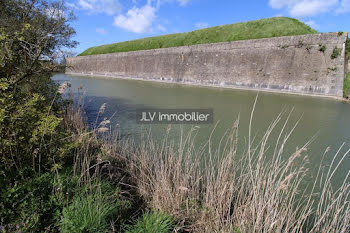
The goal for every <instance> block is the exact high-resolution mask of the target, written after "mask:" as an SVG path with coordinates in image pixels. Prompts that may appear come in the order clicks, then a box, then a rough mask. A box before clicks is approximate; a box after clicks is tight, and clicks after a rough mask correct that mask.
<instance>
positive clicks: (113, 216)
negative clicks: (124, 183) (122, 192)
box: [60, 182, 129, 233]
mask: <svg viewBox="0 0 350 233" xmlns="http://www.w3.org/2000/svg"><path fill="white" fill-rule="evenodd" d="M86 189H87V190H85V191H82V194H81V196H77V197H76V198H75V199H74V200H73V202H72V203H71V204H70V205H69V206H67V207H65V208H64V209H63V212H62V219H61V223H60V231H61V232H77V233H78V232H96V233H97V232H107V231H108V228H109V223H110V222H113V225H115V224H116V223H117V224H118V223H119V226H120V225H121V224H122V221H123V215H124V213H125V212H126V210H127V209H128V206H129V203H128V202H126V201H122V200H120V196H119V190H115V189H113V187H112V186H111V185H110V184H109V183H104V182H101V183H99V184H98V183H96V184H93V186H91V187H86Z"/></svg>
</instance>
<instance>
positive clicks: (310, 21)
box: [305, 20, 320, 29]
mask: <svg viewBox="0 0 350 233" xmlns="http://www.w3.org/2000/svg"><path fill="white" fill-rule="evenodd" d="M305 23H306V24H307V25H309V26H310V27H312V28H313V29H319V28H320V26H319V25H318V24H317V23H316V22H315V21H314V20H309V21H306V22H305Z"/></svg>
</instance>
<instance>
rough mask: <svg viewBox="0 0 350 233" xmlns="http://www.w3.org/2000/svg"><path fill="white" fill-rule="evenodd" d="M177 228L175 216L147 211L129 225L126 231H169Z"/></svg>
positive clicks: (135, 232) (155, 232)
mask: <svg viewBox="0 0 350 233" xmlns="http://www.w3.org/2000/svg"><path fill="white" fill-rule="evenodd" d="M174 228H175V223H174V220H173V218H172V217H171V216H170V215H168V214H165V213H159V212H146V213H144V214H143V216H142V217H141V218H139V219H138V220H137V222H136V223H135V225H132V226H129V227H128V229H127V230H126V233H169V232H172V231H173V229H174Z"/></svg>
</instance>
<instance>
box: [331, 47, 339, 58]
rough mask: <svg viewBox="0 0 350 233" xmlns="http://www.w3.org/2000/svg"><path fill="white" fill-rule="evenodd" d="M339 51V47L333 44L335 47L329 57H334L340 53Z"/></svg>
mask: <svg viewBox="0 0 350 233" xmlns="http://www.w3.org/2000/svg"><path fill="white" fill-rule="evenodd" d="M340 53H341V49H340V48H338V47H337V46H335V48H334V49H333V52H332V55H331V58H332V59H336V58H337V57H338V56H339V55H340Z"/></svg>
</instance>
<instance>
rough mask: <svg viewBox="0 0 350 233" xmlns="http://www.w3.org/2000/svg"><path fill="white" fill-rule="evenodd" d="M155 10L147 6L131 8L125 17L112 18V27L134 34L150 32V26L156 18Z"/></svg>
mask: <svg viewBox="0 0 350 233" xmlns="http://www.w3.org/2000/svg"><path fill="white" fill-rule="evenodd" d="M155 13H156V8H154V7H152V6H150V5H149V4H147V5H145V6H143V7H141V8H137V7H133V8H131V9H130V10H129V11H128V12H127V13H126V15H119V16H118V17H114V23H113V24H114V25H115V26H117V27H120V28H123V29H125V30H127V31H131V32H134V33H146V32H152V24H153V21H154V20H155V18H156V14H155Z"/></svg>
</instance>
